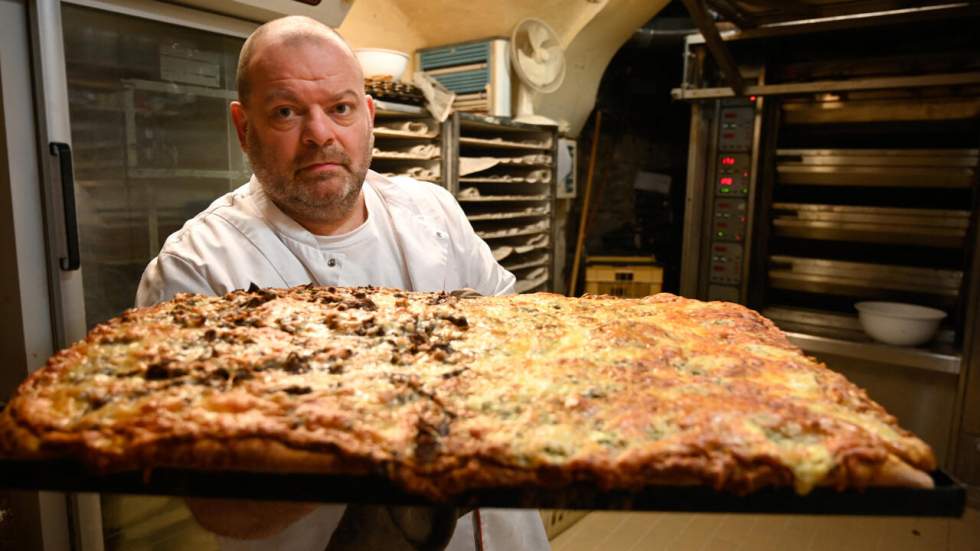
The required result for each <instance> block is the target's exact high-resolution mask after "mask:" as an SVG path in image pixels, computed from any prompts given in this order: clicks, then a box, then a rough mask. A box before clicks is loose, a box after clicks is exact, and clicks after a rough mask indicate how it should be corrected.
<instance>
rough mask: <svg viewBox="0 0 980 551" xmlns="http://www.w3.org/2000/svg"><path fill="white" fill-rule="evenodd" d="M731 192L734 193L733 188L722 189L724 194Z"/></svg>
mask: <svg viewBox="0 0 980 551" xmlns="http://www.w3.org/2000/svg"><path fill="white" fill-rule="evenodd" d="M731 191H732V189H731V188H727V187H723V188H721V192H722V193H730V192H731Z"/></svg>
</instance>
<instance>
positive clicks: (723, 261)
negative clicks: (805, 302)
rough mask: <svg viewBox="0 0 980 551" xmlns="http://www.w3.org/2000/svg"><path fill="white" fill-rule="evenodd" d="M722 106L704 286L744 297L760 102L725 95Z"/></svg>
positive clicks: (719, 296)
mask: <svg viewBox="0 0 980 551" xmlns="http://www.w3.org/2000/svg"><path fill="white" fill-rule="evenodd" d="M718 107H719V108H718V111H716V113H717V117H718V118H717V121H716V124H717V127H716V131H717V136H718V140H717V142H716V146H715V148H714V151H712V152H710V153H709V157H708V158H709V159H712V160H713V161H714V170H713V171H712V172H709V175H708V177H709V178H711V180H710V182H709V183H710V185H709V186H708V188H707V189H709V190H711V191H710V193H711V197H712V205H711V208H710V210H709V211H708V212H710V213H711V219H710V222H709V224H710V225H709V228H710V230H709V231H710V233H709V234H708V238H709V242H708V244H707V245H708V254H707V258H705V260H706V262H704V263H703V264H702V266H704V268H702V269H703V270H705V271H706V273H705V272H702V274H703V275H702V278H703V279H702V280H701V281H702V282H705V284H706V287H702V289H706V290H707V297H706V298H707V299H708V300H729V301H734V302H743V299H744V297H742V296H741V294H742V282H743V279H744V277H745V273H744V272H745V262H744V260H745V258H744V250H745V242H746V239H747V236H748V228H749V212H748V211H749V197H750V195H751V193H752V190H751V186H752V168H753V167H752V144H753V142H754V133H755V115H756V113H755V110H756V108H755V102H754V99H748V98H738V99H730V100H722V101H721V102H720V104H719V106H718Z"/></svg>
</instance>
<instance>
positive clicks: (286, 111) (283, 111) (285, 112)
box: [276, 107, 296, 119]
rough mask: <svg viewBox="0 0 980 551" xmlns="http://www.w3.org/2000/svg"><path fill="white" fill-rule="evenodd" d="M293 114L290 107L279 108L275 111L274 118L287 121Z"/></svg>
mask: <svg viewBox="0 0 980 551" xmlns="http://www.w3.org/2000/svg"><path fill="white" fill-rule="evenodd" d="M294 114H296V112H295V111H293V108H292V107H280V108H278V109H276V116H277V117H279V118H280V119H288V118H289V117H292V116H293V115H294Z"/></svg>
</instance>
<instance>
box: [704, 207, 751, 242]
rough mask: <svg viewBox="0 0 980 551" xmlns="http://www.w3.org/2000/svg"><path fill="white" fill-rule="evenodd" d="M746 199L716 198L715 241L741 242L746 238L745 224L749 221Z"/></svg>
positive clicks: (713, 231) (713, 237) (713, 236)
mask: <svg viewBox="0 0 980 551" xmlns="http://www.w3.org/2000/svg"><path fill="white" fill-rule="evenodd" d="M747 207H748V201H746V200H745V199H729V198H728V197H724V198H722V197H719V198H717V199H715V217H714V221H713V228H712V239H713V240H714V241H735V242H736V243H741V242H742V241H743V240H744V239H745V224H746V222H747V220H748V219H747V217H746V212H745V211H746V208H747Z"/></svg>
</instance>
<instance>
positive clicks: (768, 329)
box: [0, 287, 935, 500]
mask: <svg viewBox="0 0 980 551" xmlns="http://www.w3.org/2000/svg"><path fill="white" fill-rule="evenodd" d="M0 453H3V454H4V455H7V456H13V457H23V458H59V457H71V458H76V459H79V460H81V461H84V462H85V463H86V464H88V465H91V466H92V467H93V468H96V469H99V470H102V471H112V470H122V469H147V468H153V467H162V466H178V467H187V468H200V469H235V470H253V471H273V472H313V473H330V474H340V475H368V474H372V475H378V474H380V475H384V476H387V477H389V478H390V479H391V480H393V481H394V482H396V483H397V484H399V485H401V486H402V487H404V488H405V489H406V490H408V491H411V492H416V493H419V494H421V495H424V496H426V497H429V498H431V499H436V500H438V499H443V498H446V497H448V496H452V495H455V494H459V493H462V492H466V491H469V490H474V489H479V488H485V487H500V486H534V487H545V488H548V487H559V486H562V485H566V484H569V483H572V482H586V483H590V484H594V485H596V486H597V487H598V488H601V489H636V488H638V487H642V486H644V485H650V484H658V485H665V484H666V485H670V484H675V485H691V484H703V485H709V486H711V487H714V488H717V489H719V490H724V491H734V492H740V493H742V492H751V491H753V490H756V489H758V488H761V487H765V486H793V487H795V488H796V489H797V491H799V492H801V493H806V492H807V491H809V490H810V489H811V488H813V487H815V486H830V487H834V488H838V489H845V488H855V487H856V488H862V487H867V486H912V487H929V486H931V484H932V481H931V478H930V477H929V476H928V474H926V471H929V470H932V469H934V468H935V459H934V458H933V455H932V451H931V450H930V449H929V447H928V446H927V445H926V444H924V443H923V442H922V441H921V440H919V439H918V438H916V437H915V436H913V435H911V434H910V433H908V432H907V431H904V430H903V429H901V428H900V427H899V426H898V425H897V423H896V421H895V419H894V417H892V416H890V415H889V414H887V413H886V412H885V411H884V409H882V408H881V406H879V405H878V404H876V403H875V402H873V401H871V400H870V399H869V398H868V397H867V395H866V394H865V393H864V392H863V391H862V390H860V389H859V388H857V387H855V386H854V385H852V384H851V383H849V382H848V381H847V380H846V379H844V378H843V377H842V376H840V375H839V374H837V373H834V372H832V371H830V370H828V369H826V368H825V367H824V366H822V365H821V364H819V363H817V362H816V361H815V360H813V359H812V358H808V357H806V356H805V355H803V354H802V353H801V352H800V351H799V349H797V348H796V347H794V346H792V345H791V344H790V343H789V342H788V341H787V339H786V338H785V336H784V335H783V334H782V333H781V332H780V331H779V330H778V329H777V328H776V327H775V326H774V325H773V324H772V323H771V322H770V321H768V320H766V319H764V318H762V317H761V316H759V315H758V314H757V313H755V312H753V311H750V310H748V309H746V308H744V307H741V306H738V305H734V304H729V303H718V302H713V303H704V302H699V301H694V300H688V299H683V298H679V297H675V296H673V295H666V294H661V295H657V296H654V297H648V298H645V299H633V300H624V299H614V298H612V297H587V298H583V299H569V298H565V297H561V296H558V295H551V294H544V293H541V294H536V295H521V296H514V297H485V298H478V299H463V300H460V299H457V298H455V297H452V296H450V295H446V294H444V293H406V292H400V291H395V290H390V289H376V288H361V289H344V288H314V287H297V288H293V289H284V290H261V291H257V292H245V291H237V292H233V293H229V294H228V295H226V296H224V297H201V296H193V295H180V296H178V298H177V299H175V300H174V301H171V302H166V303H163V304H160V305H157V306H154V307H151V308H145V309H133V310H129V311H127V312H126V313H124V314H123V315H122V316H120V317H119V318H116V319H114V320H112V321H110V322H108V323H106V324H103V325H100V326H99V327H97V328H95V329H94V330H93V331H92V332H91V333H90V334H89V335H88V337H87V338H86V339H85V340H84V341H82V342H79V343H77V344H75V345H74V346H72V347H71V348H69V349H67V350H64V351H61V352H59V353H58V354H56V355H55V356H54V357H52V358H51V359H50V360H49V362H48V365H47V366H46V367H45V368H43V369H41V370H39V371H37V372H35V373H34V374H32V375H31V376H30V377H29V378H28V379H27V380H26V381H25V382H24V383H23V384H22V385H21V387H20V389H19V390H18V393H17V395H16V396H15V398H14V399H13V400H12V401H11V402H10V404H9V406H8V407H7V408H6V409H5V410H4V412H3V413H2V414H0Z"/></svg>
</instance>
